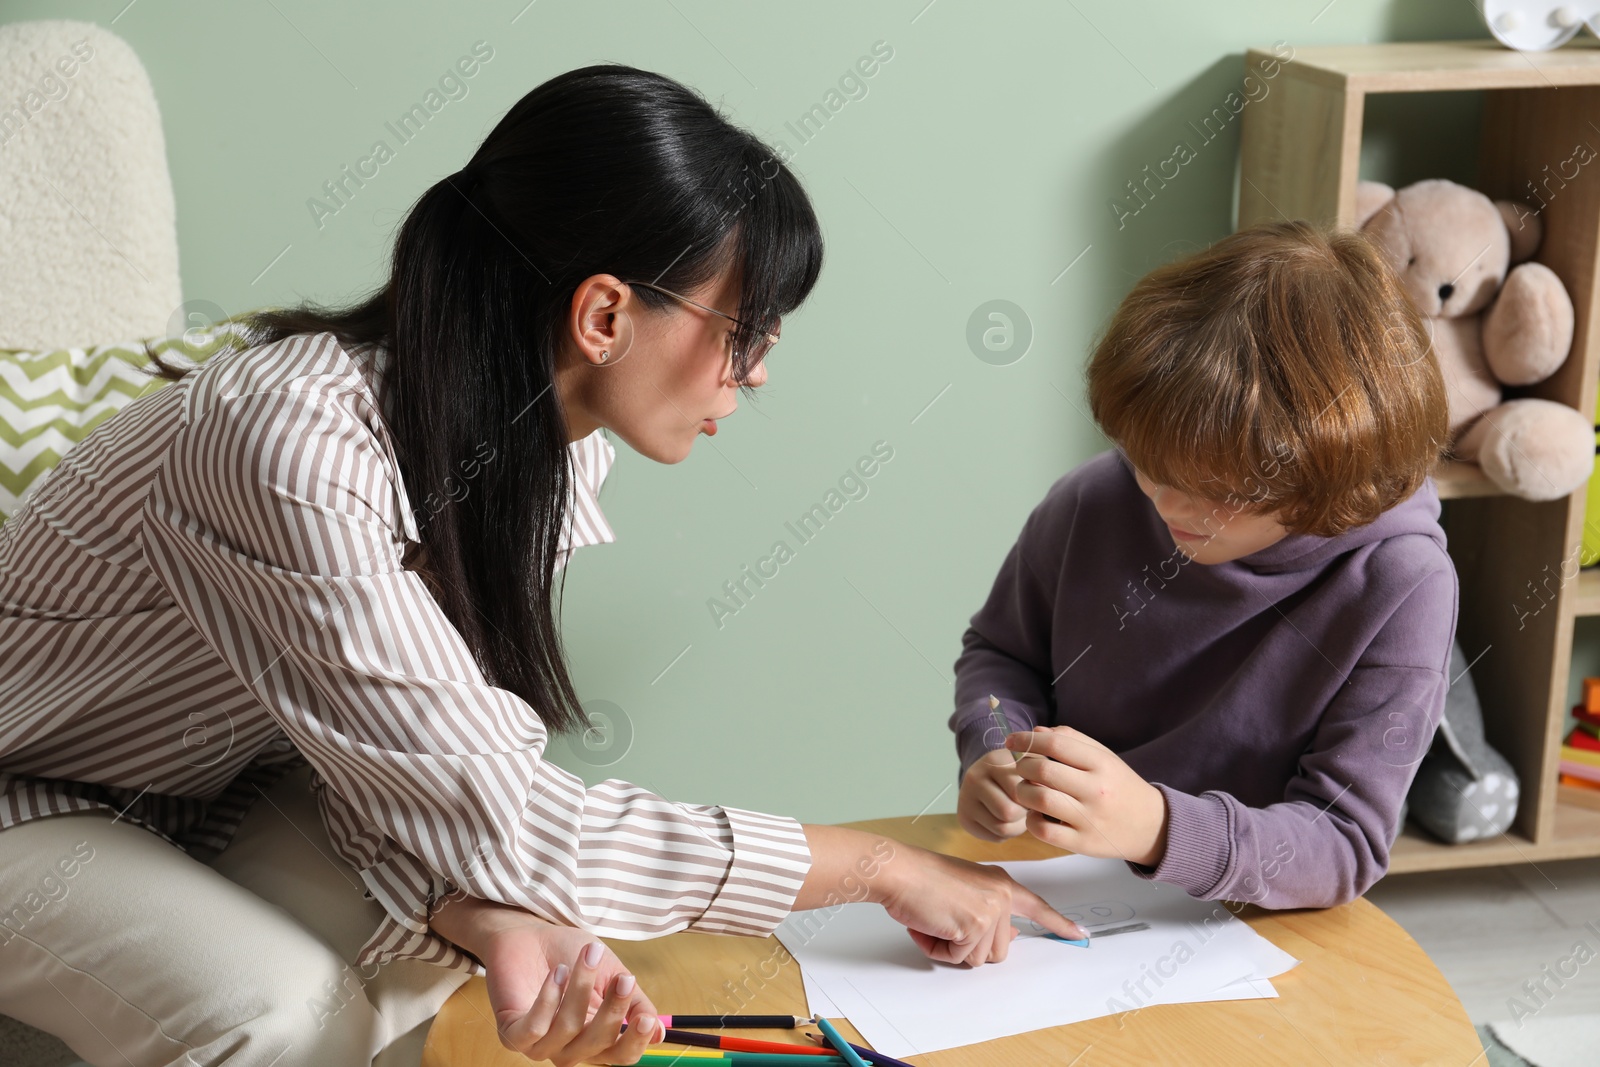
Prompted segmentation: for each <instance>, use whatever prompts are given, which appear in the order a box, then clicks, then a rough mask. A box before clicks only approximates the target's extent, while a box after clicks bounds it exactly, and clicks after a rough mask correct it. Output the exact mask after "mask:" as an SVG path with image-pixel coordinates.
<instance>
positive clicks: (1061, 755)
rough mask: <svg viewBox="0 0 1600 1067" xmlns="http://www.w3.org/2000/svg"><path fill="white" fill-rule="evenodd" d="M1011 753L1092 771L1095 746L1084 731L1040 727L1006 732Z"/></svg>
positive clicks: (1007, 744)
mask: <svg viewBox="0 0 1600 1067" xmlns="http://www.w3.org/2000/svg"><path fill="white" fill-rule="evenodd" d="M1006 748H1007V750H1009V751H1011V752H1018V753H1034V754H1036V755H1040V756H1043V757H1045V758H1046V759H1052V760H1055V761H1056V762H1057V763H1065V764H1067V765H1068V766H1071V767H1077V768H1079V769H1080V770H1092V769H1093V762H1092V761H1093V758H1094V753H1095V751H1096V748H1095V746H1094V744H1093V743H1092V742H1090V740H1089V736H1088V735H1087V734H1083V733H1079V732H1078V731H1077V730H1074V729H1073V728H1072V727H1070V726H1056V727H1039V728H1037V729H1034V730H1025V731H1020V732H1018V733H1014V734H1007V735H1006Z"/></svg>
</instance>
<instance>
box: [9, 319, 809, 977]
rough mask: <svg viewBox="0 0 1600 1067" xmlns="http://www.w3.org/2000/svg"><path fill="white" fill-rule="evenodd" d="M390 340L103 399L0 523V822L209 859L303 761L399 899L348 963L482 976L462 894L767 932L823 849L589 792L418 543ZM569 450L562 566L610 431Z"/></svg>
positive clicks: (584, 518)
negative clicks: (76, 440)
mask: <svg viewBox="0 0 1600 1067" xmlns="http://www.w3.org/2000/svg"><path fill="white" fill-rule="evenodd" d="M385 357H386V353H385V352H384V350H383V349H382V348H379V347H376V346H352V347H351V349H350V350H346V349H345V348H344V347H343V346H341V345H340V344H339V343H338V342H337V340H335V338H334V337H333V335H332V334H327V333H318V334H300V335H296V336H293V337H288V338H285V339H283V340H281V341H278V342H276V343H273V344H269V345H261V346H257V347H254V348H242V349H236V350H233V351H229V352H225V353H223V354H220V355H217V356H214V357H212V358H211V360H210V361H209V362H207V363H205V364H204V365H202V366H201V367H200V368H199V369H198V370H195V371H193V372H191V373H190V374H189V375H188V376H187V377H186V378H185V379H184V380H182V381H181V382H177V383H175V384H173V385H170V386H166V387H163V388H161V389H157V390H155V391H153V392H150V393H148V394H146V395H144V396H142V397H140V398H139V399H137V400H135V401H133V402H131V403H130V404H128V405H127V406H126V407H124V408H123V409H122V410H121V411H119V412H118V413H117V414H116V415H115V416H113V417H112V418H110V419H108V420H107V421H106V422H104V423H102V424H101V425H100V426H99V427H97V428H96V429H95V430H94V432H92V433H91V434H89V436H88V437H86V438H85V439H84V440H83V441H82V442H81V443H80V444H78V445H77V446H76V447H75V448H73V449H72V451H71V452H69V453H68V454H67V455H66V456H65V457H64V458H63V459H62V461H61V463H60V464H59V465H58V466H57V468H56V469H55V470H54V471H53V472H51V474H50V475H49V476H48V477H47V478H46V479H45V480H44V482H43V483H42V484H41V485H40V486H38V488H37V489H36V490H35V492H34V493H33V495H32V496H30V497H29V498H28V500H27V501H26V503H25V504H24V505H23V506H22V507H21V508H20V509H19V510H18V512H17V513H16V515H15V516H14V517H13V518H12V519H11V520H10V521H9V522H7V523H6V524H5V525H4V526H3V527H0V827H4V826H10V825H13V824H16V823H19V822H22V821H24V820H27V819H31V818H38V817H41V816H48V815H54V814H61V813H66V812H77V811H91V810H96V809H100V810H105V811H108V812H111V813H115V814H117V815H119V816H120V817H121V818H125V819H127V820H129V821H130V822H133V823H137V824H139V825H142V826H144V827H146V828H148V829H150V830H152V831H154V832H156V833H157V834H160V835H161V836H162V837H164V838H166V839H167V840H169V841H171V842H172V843H173V844H175V845H177V846H179V847H181V848H183V849H185V850H187V851H189V852H190V853H191V854H194V855H196V856H198V857H200V858H207V857H209V856H211V855H215V853H216V852H217V851H219V850H221V849H222V848H224V847H225V846H226V845H227V843H228V841H229V839H230V838H231V836H232V834H233V833H234V831H235V830H236V829H237V827H238V825H239V821H240V820H241V818H242V817H243V816H244V814H245V812H246V811H247V810H248V808H249V805H250V803H251V802H252V801H253V800H254V799H255V798H256V797H257V796H259V795H260V791H261V790H263V789H265V788H266V787H267V786H268V785H269V784H270V783H271V782H273V781H276V780H277V779H278V778H280V777H281V776H282V775H283V774H285V773H287V772H288V771H289V770H292V769H294V768H295V767H299V766H304V765H305V763H306V762H309V763H310V764H311V767H312V769H313V776H312V780H313V784H314V787H315V791H316V796H317V801H318V806H319V810H320V812H321V814H322V818H323V821H324V822H325V824H326V826H327V829H328V833H329V837H330V839H331V842H332V844H333V847H334V849H335V850H336V851H337V852H338V854H339V857H340V858H341V859H342V860H343V861H344V862H346V863H349V864H350V865H351V866H352V867H353V868H355V870H356V871H358V872H359V873H360V877H361V879H362V881H363V882H364V884H365V886H366V890H367V895H368V896H370V897H371V898H372V899H374V900H376V901H378V902H379V903H380V904H381V905H382V906H383V908H384V911H385V912H386V917H385V919H384V921H383V922H382V923H381V924H380V925H379V927H378V929H377V930H376V931H374V932H373V934H372V936H371V937H370V938H369V939H368V940H367V941H366V943H365V944H364V945H363V947H362V950H361V953H360V956H359V957H358V959H357V960H356V963H357V964H358V965H360V966H363V967H366V966H371V965H375V964H381V963H383V962H385V961H387V960H389V959H392V958H397V957H413V958H419V959H424V960H427V961H429V962H432V963H435V964H438V965H440V966H444V967H450V968H455V969H460V970H466V971H469V972H471V973H475V974H481V973H483V968H482V966H481V965H480V964H479V963H478V962H477V961H476V960H475V959H473V958H472V957H471V956H469V955H467V954H466V953H464V952H462V951H461V950H459V949H458V948H456V947H455V946H454V945H452V944H450V943H449V942H447V941H445V940H443V939H442V938H440V937H438V936H436V935H434V934H433V933H431V932H430V931H429V928H428V912H429V907H430V905H431V903H432V902H433V901H434V900H435V899H436V898H437V897H439V896H441V895H443V894H445V893H448V892H452V891H454V890H456V889H457V888H460V889H462V890H464V891H465V892H467V893H470V894H471V895H473V896H477V897H482V898H486V899H490V900H496V901H501V902H503V903H506V904H513V905H517V906H520V907H522V908H525V909H527V910H528V911H530V912H532V913H534V914H535V915H539V916H541V917H544V918H546V919H549V920H551V921H554V922H557V923H561V924H564V925H568V926H576V927H581V928H583V929H586V930H588V931H590V932H592V933H594V934H597V935H600V936H606V937H616V938H623V939H629V940H641V939H645V938H650V937H657V936H660V935H663V934H668V933H672V932H674V931H677V930H685V929H687V930H697V931H704V932H712V933H739V934H764V933H767V932H768V931H770V930H771V929H772V928H773V927H775V926H776V925H777V924H778V923H779V922H780V921H782V919H783V918H784V916H785V915H787V914H788V912H789V910H790V908H791V907H792V905H793V902H794V899H795V897H796V895H797V894H798V892H799V890H800V886H801V883H802V882H803V880H804V878H805V874H806V872H807V870H808V869H809V867H810V863H811V854H810V851H809V849H808V848H807V845H806V839H805V834H804V832H803V831H802V829H801V827H800V825H799V823H797V822H796V821H795V820H793V819H790V818H787V817H781V816H774V815H765V814H761V813H758V812H752V811H745V810H741V809H739V808H730V807H722V806H716V805H693V804H679V803H673V802H671V801H667V800H664V799H662V798H661V797H658V796H655V795H654V794H652V793H650V792H648V791H647V790H644V789H641V788H638V787H637V786H634V785H631V784H629V783H627V782H624V781H620V780H617V779H610V780H608V781H605V782H602V783H600V784H599V785H597V786H594V787H593V788H585V786H584V784H583V781H582V780H581V779H580V778H578V777H577V776H576V775H573V774H570V773H568V772H566V771H564V770H562V769H560V768H559V767H556V766H554V765H552V764H551V763H550V762H548V761H547V760H545V759H543V758H542V756H543V753H544V748H545V744H546V742H547V739H548V738H547V733H546V730H545V725H544V722H543V721H542V720H541V719H540V716H539V713H538V709H536V708H532V707H530V706H529V705H528V704H527V703H526V702H524V701H523V700H522V699H520V698H519V697H517V696H516V695H515V694H513V693H511V692H510V691H508V690H505V689H500V688H497V687H494V686H491V685H489V684H487V682H486V681H485V679H484V677H483V674H482V672H481V671H480V669H479V667H478V664H477V661H476V660H475V659H474V657H473V655H472V653H471V651H470V650H469V649H468V647H467V645H466V643H465V642H464V641H463V640H462V638H461V636H460V633H459V632H458V631H457V630H456V629H455V628H454V626H452V625H451V623H450V622H449V620H448V618H447V616H446V615H445V614H444V612H443V611H442V610H441V609H440V607H439V605H438V603H437V602H436V601H435V600H434V598H433V597H432V595H431V594H430V593H429V592H428V589H427V586H426V585H425V583H424V582H423V580H422V578H421V576H420V575H419V574H418V573H417V572H416V571H414V570H410V569H407V568H406V567H405V565H404V560H405V553H406V550H407V548H408V547H412V548H414V547H415V546H417V545H418V544H420V541H419V535H418V530H417V523H416V518H415V514H414V510H413V505H412V504H411V503H410V501H409V500H408V499H407V497H406V492H405V487H404V485H403V484H402V482H401V477H400V471H399V467H398V466H397V463H396V459H395V452H394V449H393V446H392V444H391V440H390V438H389V435H388V433H387V431H386V428H385V426H384V422H383V419H382V417H381V415H380V409H379V404H378V400H377V392H376V389H375V388H374V383H376V382H377V381H378V380H379V376H380V375H381V374H382V372H383V368H384V365H385V362H386V358H385ZM568 451H569V457H570V461H571V464H572V473H573V477H572V479H571V484H572V492H571V495H570V496H569V498H568V501H567V509H566V514H565V521H564V523H563V526H564V530H563V537H562V542H561V562H562V563H563V564H564V563H565V562H566V561H567V559H568V558H569V557H570V555H571V553H572V552H573V551H574V550H575V549H576V548H578V547H579V546H581V545H589V544H596V543H599V542H607V541H611V540H613V535H612V532H611V529H610V527H609V526H608V525H607V524H606V521H605V517H604V516H603V515H602V514H601V512H600V508H599V505H598V501H597V494H598V492H599V489H600V485H601V482H602V481H603V480H604V479H605V477H606V473H607V472H608V471H609V469H610V467H611V464H612V461H613V460H614V458H615V455H616V453H615V450H614V449H613V448H612V446H611V444H610V442H608V441H607V440H606V439H605V438H604V437H603V436H602V434H601V431H599V430H597V431H595V432H594V433H593V434H591V435H590V436H588V437H585V438H583V439H582V440H580V441H576V442H574V443H573V444H571V445H570V446H569V450H568ZM478 458H479V459H481V460H482V461H483V462H493V456H492V454H491V455H485V456H480V457H478ZM468 474H470V471H468V472H465V473H464V478H465V477H466V476H467V475H468ZM467 481H468V483H469V484H470V479H469V478H468V479H467Z"/></svg>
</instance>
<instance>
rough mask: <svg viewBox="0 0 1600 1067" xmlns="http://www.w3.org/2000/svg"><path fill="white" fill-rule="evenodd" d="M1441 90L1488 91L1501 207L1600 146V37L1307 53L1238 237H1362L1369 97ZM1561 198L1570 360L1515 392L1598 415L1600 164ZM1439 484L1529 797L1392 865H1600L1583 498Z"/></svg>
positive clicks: (1554, 219) (1491, 171) (1444, 480)
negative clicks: (1268, 232) (1463, 837)
mask: <svg viewBox="0 0 1600 1067" xmlns="http://www.w3.org/2000/svg"><path fill="white" fill-rule="evenodd" d="M1273 59H1275V56H1274V55H1273V53H1272V52H1270V51H1269V50H1265V49H1252V50H1250V51H1249V52H1248V53H1247V55H1246V60H1245V61H1246V64H1247V67H1249V68H1252V69H1259V67H1258V64H1260V63H1263V62H1269V61H1272V60H1273ZM1441 91H1478V92H1481V93H1482V94H1483V119H1482V122H1483V125H1482V130H1481V136H1480V142H1479V144H1480V147H1479V167H1478V179H1477V182H1476V187H1477V188H1478V189H1480V190H1482V191H1483V192H1485V193H1487V194H1488V195H1489V196H1491V197H1506V198H1510V199H1523V200H1527V199H1528V191H1527V190H1528V183H1529V182H1533V183H1535V184H1536V185H1537V183H1540V182H1543V181H1545V180H1547V179H1548V178H1549V176H1550V174H1551V173H1552V172H1556V171H1557V170H1558V168H1559V166H1560V165H1561V164H1562V163H1563V161H1567V160H1570V159H1571V158H1572V157H1573V154H1574V149H1575V148H1576V147H1577V146H1579V145H1580V144H1581V145H1587V146H1590V147H1591V148H1593V149H1596V150H1600V128H1597V125H1600V41H1593V40H1588V39H1583V40H1574V41H1572V42H1571V43H1569V44H1567V45H1565V46H1563V47H1562V48H1559V49H1556V50H1555V51H1552V52H1546V53H1537V54H1525V53H1519V52H1513V51H1509V50H1507V49H1506V48H1504V47H1502V46H1501V45H1500V44H1498V43H1497V42H1494V41H1491V40H1482V41H1439V42H1424V43H1405V44H1372V45H1349V46H1338V47H1324V48H1301V49H1297V50H1296V51H1295V53H1294V58H1293V59H1292V60H1290V61H1289V62H1287V63H1284V64H1283V67H1282V70H1281V72H1280V73H1279V74H1278V76H1277V78H1276V79H1275V84H1274V86H1273V90H1272V92H1271V93H1270V94H1268V95H1267V96H1265V97H1262V98H1261V99H1259V100H1256V101H1253V102H1252V103H1251V105H1250V106H1249V107H1248V108H1246V109H1245V110H1244V112H1243V113H1242V115H1241V119H1242V127H1241V130H1240V139H1241V140H1240V155H1241V168H1240V171H1241V172H1240V181H1239V225H1240V226H1246V225H1249V224H1251V223H1254V222H1258V221H1263V220H1266V219H1272V218H1278V217H1288V218H1307V219H1314V220H1318V221H1323V222H1337V223H1338V224H1341V225H1346V226H1348V225H1352V224H1353V223H1354V221H1355V206H1356V182H1357V180H1358V169H1359V165H1360V157H1361V124H1362V113H1363V108H1364V105H1365V102H1366V97H1367V96H1368V95H1369V94H1376V93H1408V92H1441ZM1591 120H1596V123H1597V124H1591ZM1547 166H1548V167H1549V168H1551V170H1550V171H1546V170H1545V168H1546V167H1547ZM1566 170H1567V172H1568V173H1569V174H1570V173H1571V171H1572V164H1571V163H1568V164H1567V165H1566ZM1549 188H1551V189H1553V190H1555V191H1554V194H1553V195H1551V196H1548V197H1546V202H1545V207H1544V208H1543V210H1542V212H1541V214H1542V217H1543V220H1544V231H1545V234H1544V242H1543V245H1542V246H1541V247H1540V249H1539V252H1538V253H1537V255H1536V256H1535V258H1536V259H1537V260H1538V261H1539V262H1541V263H1543V264H1544V265H1545V266H1547V267H1549V268H1550V269H1551V270H1553V271H1555V273H1556V274H1557V275H1558V276H1559V277H1560V278H1561V280H1562V282H1563V283H1564V284H1565V285H1566V287H1567V291H1568V292H1569V293H1570V294H1571V295H1572V301H1573V303H1574V305H1576V309H1577V327H1576V331H1575V334H1574V337H1573V350H1572V355H1571V356H1570V357H1569V358H1568V360H1567V362H1566V364H1565V365H1564V366H1563V367H1562V368H1561V370H1560V371H1558V372H1557V373H1556V375H1555V376H1554V377H1552V378H1551V379H1550V380H1548V381H1545V382H1541V383H1539V384H1538V385H1536V386H1530V387H1527V388H1522V389H1511V390H1507V395H1508V396H1538V397H1545V398H1548V399H1551V400H1557V401H1560V402H1561V403H1564V404H1568V405H1570V406H1572V407H1575V408H1577V409H1578V410H1580V411H1582V412H1583V413H1584V415H1585V416H1586V417H1588V418H1589V419H1590V420H1591V421H1592V420H1593V418H1594V413H1595V388H1596V384H1597V382H1596V379H1597V372H1600V324H1597V319H1596V311H1597V310H1600V305H1597V295H1600V294H1597V290H1596V281H1597V271H1596V260H1597V258H1600V159H1597V160H1593V161H1591V162H1589V163H1588V164H1587V165H1585V166H1581V167H1580V168H1579V169H1578V172H1577V176H1576V177H1573V178H1570V179H1568V180H1566V182H1565V185H1564V187H1559V188H1558V187H1557V186H1555V185H1554V184H1552V185H1551V186H1550V187H1549ZM1435 480H1436V482H1437V484H1438V487H1439V495H1440V497H1441V498H1442V499H1443V500H1444V501H1445V503H1444V505H1443V516H1442V522H1443V525H1444V527H1445V532H1446V534H1447V535H1448V537H1449V541H1450V554H1451V556H1452V558H1453V559H1454V560H1455V563H1456V570H1457V573H1458V574H1459V576H1460V584H1461V605H1460V615H1459V620H1458V626H1457V632H1458V635H1459V637H1460V639H1461V642H1462V647H1463V648H1464V649H1465V650H1466V652H1467V655H1468V657H1469V658H1471V657H1480V656H1481V658H1478V659H1477V661H1476V663H1475V664H1474V666H1473V668H1472V677H1473V681H1474V683H1475V684H1476V686H1477V689H1478V693H1479V695H1480V697H1481V698H1482V701H1483V705H1484V728H1485V732H1486V734H1487V736H1488V740H1489V742H1490V744H1492V745H1494V746H1495V747H1496V748H1497V749H1499V750H1500V751H1501V752H1502V753H1504V754H1505V756H1506V758H1507V759H1509V760H1510V761H1511V763H1512V765H1513V766H1514V767H1515V768H1516V770H1517V774H1518V775H1519V777H1520V778H1521V780H1522V795H1521V799H1520V802H1519V805H1518V809H1517V817H1516V821H1515V823H1513V825H1512V827H1511V829H1510V831H1508V832H1507V833H1505V834H1502V835H1501V836H1500V837H1498V838H1494V839H1491V840H1487V841H1479V842H1473V843H1470V844H1465V845H1446V844H1442V843H1439V842H1437V841H1435V840H1434V839H1433V838H1431V837H1429V836H1428V835H1426V834H1425V833H1423V832H1422V831H1420V830H1417V829H1415V828H1413V827H1406V828H1403V829H1402V832H1401V835H1400V837H1399V839H1398V840H1397V841H1396V842H1395V846H1394V850H1393V852H1392V855H1391V857H1390V865H1389V870H1390V872H1391V873H1403V872H1406V871H1423V870H1444V869H1451V868H1461V867H1481V866H1494V865H1500V864H1511V863H1533V862H1538V861H1540V860H1553V859H1567V858H1572V857H1578V856H1600V793H1592V792H1588V791H1585V790H1581V789H1575V788H1572V787H1570V786H1563V785H1560V784H1559V783H1558V780H1557V767H1556V765H1557V761H1558V760H1559V758H1560V746H1561V736H1562V735H1561V727H1562V724H1563V722H1564V720H1565V717H1566V713H1567V691H1568V682H1569V679H1568V675H1569V672H1570V670H1571V664H1572V634H1573V620H1574V619H1575V618H1577V617H1579V616H1582V615H1600V574H1595V573H1591V572H1580V573H1579V575H1578V577H1577V578H1576V579H1575V580H1566V581H1563V580H1561V578H1560V574H1561V572H1562V569H1563V564H1564V563H1565V564H1566V569H1567V571H1568V573H1570V571H1571V569H1572V567H1574V566H1575V565H1576V563H1575V556H1574V553H1576V552H1577V550H1578V546H1579V545H1580V543H1581V540H1582V530H1583V519H1584V497H1585V490H1584V489H1579V490H1578V491H1577V492H1575V493H1573V494H1572V495H1571V496H1569V497H1566V498H1564V499H1562V500H1556V501H1549V502H1543V503H1530V502H1528V501H1525V500H1520V499H1517V498H1514V497H1509V496H1506V495H1504V494H1501V493H1500V492H1499V491H1498V490H1497V489H1496V488H1495V486H1494V485H1492V484H1491V483H1490V482H1488V481H1487V480H1486V479H1485V478H1484V477H1483V475H1482V473H1481V472H1479V471H1478V470H1477V469H1476V468H1474V467H1472V466H1470V465H1467V464H1461V463H1446V464H1443V465H1442V466H1441V467H1440V469H1439V471H1438V472H1437V474H1436V476H1435ZM1552 576H1554V577H1553V578H1552ZM1536 585H1537V586H1538V588H1539V591H1540V593H1541V594H1542V595H1540V596H1535V593H1534V588H1535V586H1536Z"/></svg>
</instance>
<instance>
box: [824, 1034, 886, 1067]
mask: <svg viewBox="0 0 1600 1067" xmlns="http://www.w3.org/2000/svg"><path fill="white" fill-rule="evenodd" d="M806 1036H807V1037H809V1038H810V1039H811V1040H813V1041H817V1042H820V1043H822V1044H824V1045H827V1044H829V1042H828V1039H827V1038H825V1037H823V1036H822V1035H821V1034H813V1033H811V1032H810V1031H809V1030H808V1031H806ZM845 1044H847V1045H849V1046H850V1047H851V1048H853V1049H855V1050H856V1055H857V1056H860V1057H861V1058H862V1059H864V1060H866V1061H867V1062H868V1063H870V1064H873V1065H874V1067H912V1065H911V1064H909V1063H907V1062H906V1061H905V1060H897V1059H895V1058H894V1057H893V1056H889V1055H886V1054H884V1053H882V1052H876V1051H874V1050H872V1049H870V1048H865V1047H863V1046H861V1045H858V1044H856V1043H855V1042H853V1041H846V1042H845Z"/></svg>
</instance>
